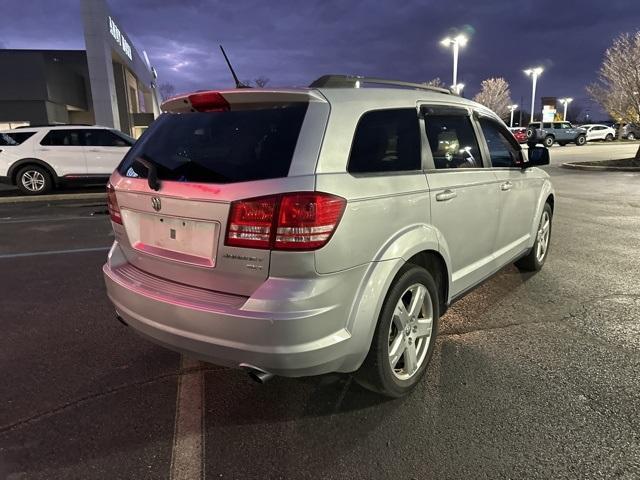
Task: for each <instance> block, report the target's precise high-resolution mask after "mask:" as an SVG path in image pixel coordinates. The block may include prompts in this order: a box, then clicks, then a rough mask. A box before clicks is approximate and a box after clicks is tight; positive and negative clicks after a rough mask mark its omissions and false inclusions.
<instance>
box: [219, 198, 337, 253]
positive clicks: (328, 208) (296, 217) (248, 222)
mask: <svg viewBox="0 0 640 480" xmlns="http://www.w3.org/2000/svg"><path fill="white" fill-rule="evenodd" d="M345 206H346V200H345V199H344V198H341V197H337V196H335V195H330V194H328V193H322V192H299V193H287V194H283V195H276V196H269V197H261V198H254V199H249V200H241V201H237V202H233V203H232V204H231V214H230V216H229V227H228V231H227V238H226V244H227V245H229V246H238V247H247V248H262V249H271V250H316V249H318V248H320V247H322V246H324V245H325V244H326V243H327V242H328V241H329V239H330V238H331V236H332V235H333V233H334V232H335V230H336V227H337V226H338V223H339V222H340V219H341V217H342V214H343V212H344V208H345Z"/></svg>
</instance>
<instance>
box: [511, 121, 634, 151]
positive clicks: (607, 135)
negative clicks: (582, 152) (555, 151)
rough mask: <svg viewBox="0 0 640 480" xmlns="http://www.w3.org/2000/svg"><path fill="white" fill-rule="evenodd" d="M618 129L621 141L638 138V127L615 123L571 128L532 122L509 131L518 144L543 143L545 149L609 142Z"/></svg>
mask: <svg viewBox="0 0 640 480" xmlns="http://www.w3.org/2000/svg"><path fill="white" fill-rule="evenodd" d="M620 128H622V132H620V133H621V135H620V136H621V137H622V138H623V139H625V140H635V139H637V138H640V126H638V125H636V124H633V123H626V124H622V125H621V124H619V123H616V124H614V125H613V126H610V125H605V124H593V123H589V124H585V125H580V126H573V125H572V124H571V123H570V122H532V123H530V124H529V126H528V127H512V128H510V130H511V133H513V136H514V137H515V138H516V140H517V141H518V142H519V143H529V144H537V143H543V144H544V145H545V146H546V147H551V146H552V145H553V144H555V143H557V144H558V145H560V146H565V145H566V144H568V143H575V144H576V145H579V146H581V145H584V144H586V143H587V142H593V141H603V142H611V141H613V140H615V139H616V138H618V130H619V129H620Z"/></svg>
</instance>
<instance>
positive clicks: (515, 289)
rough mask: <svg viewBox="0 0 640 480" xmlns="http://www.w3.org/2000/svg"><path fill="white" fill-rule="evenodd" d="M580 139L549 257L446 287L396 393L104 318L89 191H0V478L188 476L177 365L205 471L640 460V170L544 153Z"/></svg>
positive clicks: (104, 237) (620, 465) (503, 473)
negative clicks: (406, 389)
mask: <svg viewBox="0 0 640 480" xmlns="http://www.w3.org/2000/svg"><path fill="white" fill-rule="evenodd" d="M635 148H637V146H636V147H633V145H631V146H626V150H622V151H621V153H617V152H616V153H615V155H618V154H624V155H627V156H630V155H632V153H633V152H634V151H635V150H634V149H635ZM591 151H593V152H592V153H589V155H591V156H596V157H598V158H601V157H606V156H608V155H610V151H609V150H607V149H606V146H593V147H572V146H567V147H554V148H552V151H551V157H552V165H551V166H549V167H547V170H548V172H549V173H550V174H551V176H552V180H553V182H554V185H555V187H556V191H557V199H556V211H555V215H554V223H553V232H552V240H551V251H550V256H549V258H548V260H547V263H546V265H545V267H544V269H543V270H542V271H541V272H539V273H537V274H530V273H529V274H522V273H520V272H519V271H518V270H516V269H515V268H514V267H512V266H509V267H506V268H504V269H503V270H502V271H501V272H499V274H498V275H496V276H495V277H493V278H492V279H490V280H489V281H488V282H487V283H485V284H484V285H482V286H481V287H479V288H478V289H476V290H474V291H473V292H471V293H470V294H469V295H468V296H466V297H465V298H463V299H462V300H460V301H459V302H457V303H456V304H454V305H453V306H452V307H451V309H450V310H449V312H448V313H447V314H446V315H445V316H444V317H443V318H442V320H441V327H440V334H439V337H438V340H437V348H436V350H435V353H434V357H433V360H432V363H431V365H430V366H429V369H428V372H427V375H426V377H425V379H424V381H423V382H422V383H421V384H420V385H419V387H418V388H417V389H416V391H415V392H413V394H412V395H410V396H409V397H407V398H404V399H400V400H387V399H382V398H380V397H377V396H376V395H373V394H371V393H369V392H367V391H366V390H364V389H362V388H360V387H359V386H358V385H357V384H356V383H355V382H353V381H352V379H351V378H350V377H349V376H348V375H341V376H338V375H336V376H324V377H317V378H308V379H285V378H275V379H274V380H272V381H271V382H269V383H267V384H266V385H257V384H255V383H251V382H250V381H249V380H248V379H247V377H246V375H244V374H243V373H242V372H239V371H236V370H230V369H221V368H217V367H215V366H212V365H208V364H198V366H196V367H194V368H190V369H188V370H185V369H184V363H181V358H180V356H179V355H178V354H176V353H173V352H170V351H168V350H165V349H163V348H161V347H158V346H155V345H154V344H151V343H149V342H147V341H146V340H144V339H142V338H140V337H138V336H137V335H135V334H134V333H133V332H132V331H131V330H130V329H129V328H127V327H125V326H123V325H122V324H120V323H118V322H117V321H116V320H115V319H114V314H113V308H112V307H111V305H110V304H109V302H108V300H107V298H106V294H105V291H104V286H103V282H102V277H101V270H100V268H101V265H102V264H103V263H104V261H105V257H106V253H107V251H106V249H107V248H108V246H109V244H110V243H111V240H112V237H111V233H110V226H109V222H108V217H107V216H106V215H105V214H104V209H105V206H104V204H102V203H100V202H95V201H91V202H60V203H49V204H8V205H0V294H1V295H2V304H1V305H2V308H1V310H0V327H2V331H3V335H0V378H2V379H3V381H2V382H1V383H0V478H8V479H11V480H15V479H31V478H42V479H57V478H100V479H102V478H104V479H114V478H123V479H131V478H136V479H137V478H150V479H156V478H169V476H170V472H173V474H174V478H185V477H184V476H182V477H181V476H180V472H179V471H176V469H175V468H172V465H174V466H175V459H176V451H175V450H176V449H175V439H174V433H175V431H176V413H177V411H176V396H177V392H178V384H179V382H180V380H181V379H184V378H186V377H187V376H189V375H200V376H201V378H203V390H204V391H203V393H202V395H203V404H202V408H201V409H202V429H201V430H202V434H201V438H200V440H201V443H200V444H201V446H202V448H201V450H200V451H199V452H187V456H186V458H187V459H189V458H191V457H193V460H194V461H197V462H199V464H198V468H199V469H200V470H201V471H202V472H203V476H204V477H206V478H232V479H235V478H237V479H245V478H247V479H251V478H256V479H258V478H259V479H271V478H282V479H298V478H300V479H307V478H322V479H343V478H344V479H359V478H363V479H364V478H383V479H387V478H389V479H391V478H393V479H412V478H416V479H428V478H465V479H466V478H474V479H475V478H492V479H495V478H540V479H548V478H554V479H556V478H576V479H585V478H594V479H596V478H597V479H600V478H623V479H637V478H640V415H638V413H637V405H639V404H640V376H639V375H638V374H637V372H638V371H639V370H640V313H639V312H640V250H639V249H638V246H639V245H640V174H639V173H619V172H598V173H595V172H580V171H570V170H565V169H562V168H559V166H558V164H559V163H562V161H571V160H579V158H576V157H577V155H578V154H580V156H581V157H584V156H585V155H587V153H588V152H591ZM596 151H600V153H598V152H596ZM627 151H628V152H629V153H628V154H627ZM564 158H566V160H564ZM584 159H585V160H587V159H593V158H584ZM52 252H53V253H52ZM183 453H184V452H183ZM172 460H173V463H172Z"/></svg>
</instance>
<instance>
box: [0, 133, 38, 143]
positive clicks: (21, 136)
mask: <svg viewBox="0 0 640 480" xmlns="http://www.w3.org/2000/svg"><path fill="white" fill-rule="evenodd" d="M34 133H35V132H8V133H0V145H2V146H6V145H20V144H21V143H22V142H24V141H25V140H27V139H28V138H29V137H31V136H32V135H33V134H34Z"/></svg>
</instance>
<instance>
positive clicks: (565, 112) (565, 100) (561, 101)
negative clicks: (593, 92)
mask: <svg viewBox="0 0 640 480" xmlns="http://www.w3.org/2000/svg"><path fill="white" fill-rule="evenodd" d="M559 101H560V103H561V104H562V105H564V115H563V117H562V119H563V120H564V121H565V122H566V121H567V106H568V105H569V104H570V103H571V102H573V98H561V99H560V100H559Z"/></svg>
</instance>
